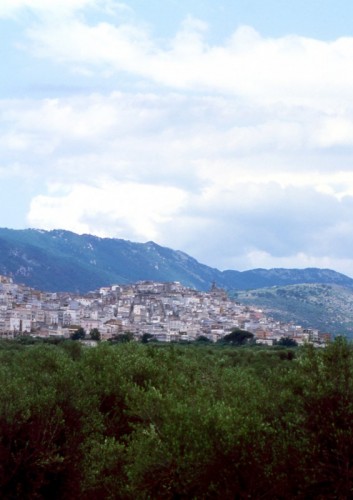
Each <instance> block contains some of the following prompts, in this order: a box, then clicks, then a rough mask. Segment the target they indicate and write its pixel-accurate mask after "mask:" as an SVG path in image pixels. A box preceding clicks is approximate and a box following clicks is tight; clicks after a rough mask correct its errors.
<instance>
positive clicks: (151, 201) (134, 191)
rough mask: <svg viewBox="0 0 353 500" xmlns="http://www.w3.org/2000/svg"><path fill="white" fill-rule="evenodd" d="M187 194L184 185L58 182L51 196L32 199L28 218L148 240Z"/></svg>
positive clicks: (45, 224) (38, 222) (38, 223)
mask: <svg viewBox="0 0 353 500" xmlns="http://www.w3.org/2000/svg"><path fill="white" fill-rule="evenodd" d="M57 191H59V194H57ZM62 191H64V192H62ZM184 197H185V195H184V193H183V192H182V190H180V189H177V188H174V187H167V188H166V187H163V188H162V187H160V186H154V185H147V184H133V183H117V182H115V183H113V182H110V183H109V184H100V185H99V184H98V185H96V186H88V185H84V184H81V185H73V186H65V187H63V186H61V185H56V186H54V187H52V193H51V196H43V195H39V196H37V197H35V198H34V199H33V200H32V203H31V207H30V211H29V214H28V222H29V224H30V225H32V226H35V227H40V228H44V229H55V228H58V227H59V228H62V227H63V225H62V224H63V221H65V220H66V222H65V228H66V229H70V230H72V231H75V232H78V233H92V234H96V235H100V236H111V235H112V234H114V235H115V236H119V235H120V236H121V237H123V236H124V237H125V238H131V239H134V240H139V241H141V240H142V241H145V240H146V239H147V240H149V239H154V238H156V237H157V236H158V229H157V226H158V225H160V224H164V223H167V222H169V221H170V220H171V217H172V216H173V215H174V214H175V213H176V212H177V211H178V210H179V208H180V206H181V205H182V203H183V199H184Z"/></svg>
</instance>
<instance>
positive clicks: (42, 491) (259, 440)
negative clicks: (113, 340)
mask: <svg viewBox="0 0 353 500" xmlns="http://www.w3.org/2000/svg"><path fill="white" fill-rule="evenodd" d="M0 379H1V380H0V496H1V498H6V499H19V498H21V499H26V498H27V499H41V498H48V499H63V498H65V499H88V500H89V499H97V498H101V499H120V498H122V499H155V498H158V499H160V498H161V499H164V498H165V499H182V498H185V499H186V498H187V499H191V498H195V499H206V498H220V499H228V498H238V499H242V498H263V499H286V498H325V499H326V498H351V497H352V495H353V351H352V347H351V345H350V344H349V343H348V342H347V341H346V340H344V339H342V338H337V339H336V340H335V342H334V343H333V344H331V345H330V346H329V347H328V348H326V349H317V350H315V349H313V348H311V347H310V346H308V347H306V348H303V349H298V348H296V349H293V350H289V349H287V348H273V349H261V348H256V347H230V346H214V345H208V344H206V343H205V344H203V343H202V342H199V343H197V344H195V345H185V346H182V345H169V346H167V345H164V346H163V345H158V344H157V345H156V344H153V345H152V344H137V343H135V342H130V343H129V342H127V343H118V344H116V345H108V343H105V344H101V345H99V346H98V347H97V348H84V347H82V346H81V344H80V343H79V342H77V341H67V342H63V343H62V344H60V345H58V346H55V345H49V344H48V345H45V344H39V345H20V344H19V343H16V342H12V343H2V344H0Z"/></svg>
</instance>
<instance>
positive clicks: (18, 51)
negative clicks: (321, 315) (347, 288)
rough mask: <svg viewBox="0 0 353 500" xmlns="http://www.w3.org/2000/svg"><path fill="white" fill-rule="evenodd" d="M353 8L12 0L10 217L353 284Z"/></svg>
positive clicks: (1, 179)
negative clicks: (321, 273) (325, 272)
mask: <svg viewBox="0 0 353 500" xmlns="http://www.w3.org/2000/svg"><path fill="white" fill-rule="evenodd" d="M352 21H353V2H352V1H351V0H295V1H294V0H293V1H292V0H217V1H215V0H131V1H126V2H124V1H116V0H1V2H0V65H1V67H0V227H10V228H14V229H23V228H28V227H32V228H39V229H67V230H70V231H74V232H76V233H80V234H83V233H90V234H94V235H97V236H100V237H114V238H115V237H116V238H123V239H128V240H131V241H135V242H146V241H150V240H153V241H155V242H156V243H158V244H160V245H163V246H168V247H170V248H173V249H178V250H182V251H184V252H186V253H188V254H190V255H191V256H193V257H195V258H196V259H197V260H199V261H200V262H202V263H204V264H207V265H209V266H212V267H217V268H219V269H222V270H223V269H237V270H245V269H252V268H258V267H263V268H273V267H288V268H305V267H321V268H330V269H334V270H336V271H339V272H343V273H345V274H347V275H349V276H351V277H353V251H352V249H353V22H352Z"/></svg>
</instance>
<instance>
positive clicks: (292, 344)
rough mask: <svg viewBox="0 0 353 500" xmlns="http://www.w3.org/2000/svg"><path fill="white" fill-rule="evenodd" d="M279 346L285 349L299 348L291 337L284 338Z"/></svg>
mask: <svg viewBox="0 0 353 500" xmlns="http://www.w3.org/2000/svg"><path fill="white" fill-rule="evenodd" d="M277 345H280V346H283V347H297V346H298V344H297V342H296V341H295V340H293V339H290V338H289V337H282V338H280V339H279V340H278V341H277Z"/></svg>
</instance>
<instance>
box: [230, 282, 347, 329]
mask: <svg viewBox="0 0 353 500" xmlns="http://www.w3.org/2000/svg"><path fill="white" fill-rule="evenodd" d="M233 296H234V298H236V299H237V300H239V302H241V303H243V304H251V305H256V306H259V307H261V308H263V309H264V310H265V311H266V312H267V313H268V314H269V315H271V316H272V317H274V318H275V319H278V320H280V321H284V322H295V323H298V324H301V325H302V326H304V327H305V326H308V327H309V326H310V327H313V328H318V329H319V330H321V331H328V332H331V333H333V334H342V335H343V334H344V335H348V336H350V337H352V336H353V289H352V288H350V287H343V286H339V285H326V284H301V285H290V286H285V287H272V288H263V289H258V290H248V291H239V292H235V293H234V294H233Z"/></svg>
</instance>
